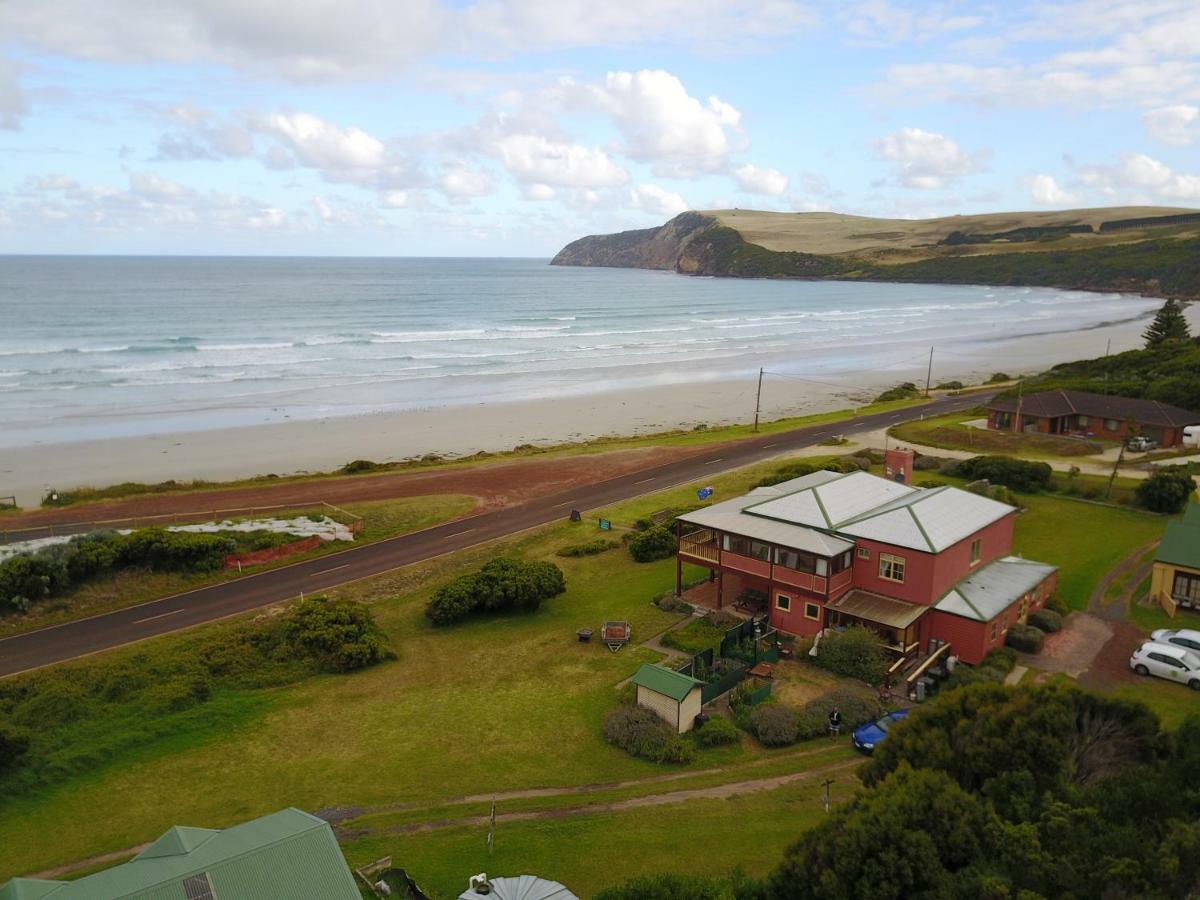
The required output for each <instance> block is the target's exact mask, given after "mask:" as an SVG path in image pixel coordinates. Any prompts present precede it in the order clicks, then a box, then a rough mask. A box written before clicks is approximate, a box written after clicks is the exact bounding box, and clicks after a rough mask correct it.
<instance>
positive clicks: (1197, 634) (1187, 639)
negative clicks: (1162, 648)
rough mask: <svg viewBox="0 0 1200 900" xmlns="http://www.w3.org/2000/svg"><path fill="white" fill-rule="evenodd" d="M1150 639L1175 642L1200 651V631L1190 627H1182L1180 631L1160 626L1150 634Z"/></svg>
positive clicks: (1177, 644)
mask: <svg viewBox="0 0 1200 900" xmlns="http://www.w3.org/2000/svg"><path fill="white" fill-rule="evenodd" d="M1150 640H1152V641H1155V642H1157V643H1159V644H1175V645H1176V646H1178V647H1186V648H1187V649H1188V650H1195V651H1197V652H1198V653H1200V631H1193V630H1192V629H1190V628H1180V629H1179V630H1178V631H1176V630H1174V629H1171V628H1160V629H1158V631H1155V632H1152V633H1151V634H1150Z"/></svg>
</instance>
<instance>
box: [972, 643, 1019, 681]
mask: <svg viewBox="0 0 1200 900" xmlns="http://www.w3.org/2000/svg"><path fill="white" fill-rule="evenodd" d="M979 665H980V666H981V667H985V668H991V669H998V670H999V671H1001V672H1003V673H1004V674H1005V675H1007V674H1008V673H1009V672H1011V671H1012V670H1013V669H1014V668H1016V665H1017V653H1016V651H1015V650H1013V649H1012V648H1011V647H993V648H992V649H991V650H989V651H988V654H987V656H985V657H984V658H983V661H982V662H980V663H979Z"/></svg>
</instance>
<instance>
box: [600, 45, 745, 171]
mask: <svg viewBox="0 0 1200 900" xmlns="http://www.w3.org/2000/svg"><path fill="white" fill-rule="evenodd" d="M593 96H594V97H595V99H596V102H597V103H598V104H599V105H600V107H601V108H602V109H604V110H605V111H607V112H608V113H609V115H611V116H612V118H613V121H614V122H615V123H616V125H617V127H618V128H619V129H620V131H621V134H622V136H623V137H624V146H623V147H622V150H623V152H624V153H625V154H627V155H628V156H630V157H632V158H633V159H636V160H639V161H642V162H648V163H651V164H652V166H653V168H654V171H655V172H656V173H658V174H663V175H675V176H689V175H695V174H698V173H702V172H716V171H720V170H721V169H724V168H725V167H726V166H727V165H728V161H729V154H730V153H731V152H733V151H734V150H740V149H743V148H744V147H746V146H747V141H746V139H745V135H744V134H743V133H742V130H741V119H742V114H741V113H740V112H738V110H737V109H735V108H734V107H732V106H730V105H729V104H728V103H726V102H724V101H723V100H721V99H720V98H719V97H715V96H712V97H709V98H708V100H707V101H706V102H703V103H702V102H701V101H700V100H698V99H696V98H695V97H692V96H690V95H689V94H688V92H687V89H686V88H685V87H684V86H683V82H682V81H680V80H679V79H678V78H677V77H676V76H674V75H672V74H671V73H670V72H665V71H663V70H661V69H643V70H641V71H639V72H610V73H609V75H608V78H607V79H606V80H605V84H604V86H603V87H599V88H595V89H594V91H593Z"/></svg>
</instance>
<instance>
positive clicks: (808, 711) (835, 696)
mask: <svg viewBox="0 0 1200 900" xmlns="http://www.w3.org/2000/svg"><path fill="white" fill-rule="evenodd" d="M835 706H836V707H837V708H838V712H840V713H841V714H842V728H843V729H850V730H853V729H855V728H857V727H858V726H859V725H862V724H864V723H866V722H871V721H874V720H875V719H877V718H879V715H880V713H881V712H882V710H881V708H880V705H879V700H878V698H876V697H873V696H867V695H864V694H862V693H860V692H859V691H851V690H847V689H846V688H837V689H835V690H832V691H830V692H829V693H828V694H823V695H821V696H820V697H818V698H817V699H815V700H810V701H809V702H808V703H806V704H804V708H803V709H802V710H801V711H800V716H799V718H798V721H797V726H798V737H799V739H800V740H806V739H808V738H814V737H819V736H820V735H823V734H825V733H827V732H828V730H829V713H830V711H831V710H832V709H833V708H834V707H835Z"/></svg>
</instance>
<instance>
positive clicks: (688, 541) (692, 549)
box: [679, 529, 721, 564]
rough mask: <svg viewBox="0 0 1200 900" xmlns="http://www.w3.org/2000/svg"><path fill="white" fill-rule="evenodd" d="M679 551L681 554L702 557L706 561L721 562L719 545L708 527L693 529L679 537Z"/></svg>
mask: <svg viewBox="0 0 1200 900" xmlns="http://www.w3.org/2000/svg"><path fill="white" fill-rule="evenodd" d="M679 552H680V554H681V555H683V556H691V557H693V558H694V559H703V560H705V561H706V562H711V563H718V564H719V563H720V562H721V547H720V545H719V544H718V543H717V541H716V537H715V536H714V535H713V533H712V532H711V531H709V530H708V529H701V530H700V531H693V532H692V533H691V534H685V535H682V536H681V537H680V538H679Z"/></svg>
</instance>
